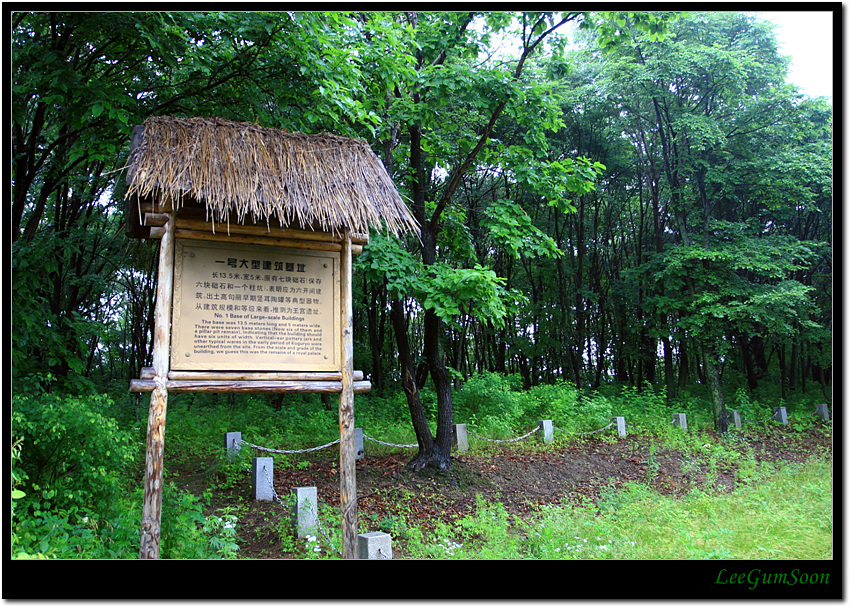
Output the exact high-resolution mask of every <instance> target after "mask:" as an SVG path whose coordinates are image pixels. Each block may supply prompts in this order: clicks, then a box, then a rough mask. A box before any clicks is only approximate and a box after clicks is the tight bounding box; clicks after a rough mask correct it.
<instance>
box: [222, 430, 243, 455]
mask: <svg viewBox="0 0 850 607" xmlns="http://www.w3.org/2000/svg"><path fill="white" fill-rule="evenodd" d="M241 443H242V433H241V432H227V433H225V435H224V448H225V450H226V451H227V460H228V461H230V462H233V461H236V460H238V459H239V450H240V449H241V448H242V444H241Z"/></svg>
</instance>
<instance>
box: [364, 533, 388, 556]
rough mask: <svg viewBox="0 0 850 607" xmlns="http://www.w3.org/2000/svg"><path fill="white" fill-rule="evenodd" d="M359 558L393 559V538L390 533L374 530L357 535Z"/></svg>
mask: <svg viewBox="0 0 850 607" xmlns="http://www.w3.org/2000/svg"><path fill="white" fill-rule="evenodd" d="M357 558H359V559H385V560H386V559H392V558H393V548H392V538H391V537H390V534H389V533H384V532H382V531H372V532H371V533H361V534H360V535H358V536H357Z"/></svg>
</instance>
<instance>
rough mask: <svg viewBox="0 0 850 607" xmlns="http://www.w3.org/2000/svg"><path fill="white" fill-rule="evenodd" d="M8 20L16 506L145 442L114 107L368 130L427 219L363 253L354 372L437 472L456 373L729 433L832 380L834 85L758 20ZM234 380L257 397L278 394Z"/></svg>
mask: <svg viewBox="0 0 850 607" xmlns="http://www.w3.org/2000/svg"><path fill="white" fill-rule="evenodd" d="M10 25H11V34H12V79H13V88H12V96H11V97H12V128H11V138H12V162H11V165H12V179H13V183H12V214H11V219H12V221H11V232H12V238H11V245H10V248H11V260H12V288H11V302H10V304H11V327H10V337H11V346H12V386H13V408H12V420H11V421H12V424H11V426H12V433H13V441H14V443H13V444H14V447H13V455H14V458H15V459H14V461H15V466H14V472H15V480H16V483H17V486H18V490H19V491H20V492H21V494H22V495H21V500H20V502H19V506H18V514H19V515H21V516H25V513H29V514H30V515H32V513H35V512H41V513H44V512H46V511H47V510H49V508H50V507H57V505H61V506H63V507H65V508H69V507H70V508H74V507H77V508H80V512H82V508H83V506H82V504H83V503H84V502H86V503H88V502H90V501H91V500H89V497H91V496H93V495H95V494H97V496H98V497H97V499H104V497H105V496H107V495H109V492H110V491H113V490H114V489H115V487H117V486H118V484H120V483H119V480H118V479H119V478H120V476H121V470H122V466H125V465H131V464H132V463H133V462H134V461H137V457H138V450H139V445H144V438H143V437H144V427H143V426H144V420H145V419H146V411H145V403H144V402H142V401H141V400H139V397H137V396H136V395H130V394H128V392H127V386H128V382H129V380H130V379H132V378H135V377H138V375H139V371H140V369H141V368H142V367H145V366H149V365H150V364H151V361H150V347H151V342H152V332H153V304H154V299H155V293H156V271H155V270H156V262H157V243H156V242H150V241H137V240H132V239H130V238H128V237H127V235H126V234H125V232H124V200H123V191H124V187H125V186H124V177H125V172H124V170H123V167H124V164H125V163H126V161H127V154H128V145H129V136H130V131H131V129H132V128H133V126H135V125H137V124H141V123H142V122H143V121H144V119H145V118H147V117H149V116H156V115H173V116H221V117H223V118H227V119H231V120H240V121H250V122H255V123H258V124H260V125H262V126H268V127H274V128H280V129H286V130H288V131H302V132H307V133H316V132H334V133H338V134H341V135H344V136H350V137H358V138H362V139H365V140H366V141H368V142H369V143H370V144H371V145H372V148H373V149H374V151H375V153H376V154H377V155H378V157H379V158H381V160H382V161H383V162H384V165H385V166H386V168H387V170H388V171H389V173H390V175H391V176H392V177H393V180H394V182H395V183H396V185H397V188H398V189H399V191H400V192H401V193H402V195H403V197H404V198H405V199H406V200H408V201H409V202H410V204H411V209H412V210H413V212H414V214H415V216H416V217H417V219H418V220H419V222H420V225H421V226H422V229H423V237H422V239H421V240H417V239H415V238H410V239H407V240H403V239H402V240H400V239H396V238H390V237H388V236H386V235H384V234H381V233H378V232H376V233H374V234H372V236H371V240H370V243H369V244H368V245H367V246H366V247H365V249H364V252H363V253H362V254H361V255H360V256H359V257H358V258H357V260H356V267H355V283H356V284H355V311H354V312H355V316H354V318H355V348H354V351H355V357H356V362H355V368H358V369H363V370H364V372H365V373H366V376H367V378H368V379H370V380H371V382H372V393H371V394H370V395H368V396H363V397H360V396H358V401H360V400H361V399H362V400H363V401H364V402H365V403H366V404H365V408H366V409H368V408H369V407H370V406H371V407H379V406H380V407H386V409H381V410H386V411H389V412H391V413H387V421H388V423H389V422H390V421H391V422H392V423H394V424H404V425H407V427H408V428H410V427H411V426H412V429H413V431H414V433H415V436H416V441H417V442H418V443H419V445H420V454H419V456H417V458H415V461H416V466H417V467H423V466H427V465H436V466H438V467H439V466H447V465H449V457H448V452H449V448H450V439H451V432H450V428H451V424H452V423H458V422H462V421H470V420H475V419H481V417H482V416H483V413H484V410H483V409H482V408H481V407H482V405H481V403H480V402H474V399H472V398H470V397H469V394H470V391H469V387H470V386H469V385H470V384H471V385H472V386H477V387H478V389H480V388H481V386H482V384H483V385H484V386H486V387H488V389H492V390H493V391H499V390H502V391H504V390H503V387H504V386H509V388H506V389H509V390H516V391H523V390H524V391H528V390H531V389H534V388H537V387H540V386H547V385H552V386H558V385H568V386H570V389H571V390H574V391H575V393H576V394H577V395H578V396H577V397H576V399H577V402H581V395H588V396H590V395H596V394H604V395H612V396H614V395H616V394H618V393H620V392H621V391H622V390H631V391H637V392H648V393H651V394H653V395H657V396H660V398H661V399H662V400H663V401H664V402H666V403H680V402H690V403H692V404H694V403H695V405H694V406H696V407H697V409H698V410H700V411H703V412H704V414H705V416H706V420H707V423H708V424H710V425H711V426H713V427H714V428H715V429H716V430H717V431H718V432H720V433H721V434H722V433H724V432H725V431H726V429H727V427H728V419H727V415H726V411H727V408H726V403H727V401H729V400H730V399H732V398H738V399H739V400H741V399H744V400H751V401H756V400H761V401H764V402H770V403H773V404H779V403H787V404H789V405H793V404H795V403H811V402H815V401H817V402H823V401H826V402H829V403H831V393H832V391H831V384H832V314H833V311H832V229H833V228H832V137H833V132H832V120H833V118H832V102H831V100H830V99H829V98H823V97H819V98H810V97H808V96H806V95H803V94H801V93H800V92H799V91H798V90H797V89H796V88H795V87H794V86H793V85H791V84H790V83H789V82H788V81H787V73H788V64H789V59H788V58H787V57H784V56H782V55H781V54H780V52H779V50H778V48H777V42H776V38H775V36H774V35H773V33H772V26H771V24H770V23H769V22H766V21H763V20H760V19H758V18H755V17H753V16H752V15H747V14H744V13H726V12H709V13H677V14H666V13H658V14H655V13H653V14H650V13H593V14H583V13H563V14H549V13H459V12H451V13H430V12H426V13H399V12H390V13H386V12H374V13H364V14H354V13H262V12H247V13H227V12H224V13H188V12H180V13H167V12H164V13H108V12H104V13H12V15H11V24H10ZM465 388H466V389H467V392H466V393H464V389H465ZM240 398H242V397H237V396H235V395H217V396H210V395H185V399H184V401H181V402H183V403H184V405H183V406H185V407H194V408H196V409H197V408H199V407H200V408H203V407H215V406H217V405H219V404H225V405H228V406H231V407H232V406H236V405H238V403H239V402H240V401H239V399H240ZM246 398H250V399H251V402H252V403H254V404H256V403H257V402H258V401H262V403H261V404H262V405H263V406H266V407H268V408H269V410H272V411H280V410H281V409H285V408H286V407H287V406H289V405H290V404H291V403H290V402H289V401H288V400H287V399H290V401H291V400H292V399H297V397H286V398H284V397H282V396H278V397H273V396H269V397H265V396H263V397H260V396H251V397H246ZM310 402H311V403H314V405H315V406H316V407H318V408H322V406H323V405H325V406H327V405H328V403H321V402H319V400H318V397H316V400H315V401H310ZM176 406H178V407H179V406H181V405H180V404H179V403H177V404H176ZM359 406H361V405H358V407H359ZM476 416H477V417H476ZM496 417H498V416H496ZM512 421H515V420H514V419H511V418H510V417H509V416H508V415H507V413H506V414H505V415H504V416H503V417H502V419H501V422H495V421H492V420H490V422H489V423H492V424H493V425H494V427H495V426H499V424H501V426H502V427H505V426H507V425H509V423H510V422H512ZM95 429H96V430H95ZM71 436H74V437H77V438H75V439H74V440H68V437H71ZM79 437H85V438H79ZM116 437H119V438H117V439H116ZM77 440H79V444H78V443H77V442H76V441H77ZM60 445H61V448H60ZM46 496H50V497H46ZM45 504H47V507H45Z"/></svg>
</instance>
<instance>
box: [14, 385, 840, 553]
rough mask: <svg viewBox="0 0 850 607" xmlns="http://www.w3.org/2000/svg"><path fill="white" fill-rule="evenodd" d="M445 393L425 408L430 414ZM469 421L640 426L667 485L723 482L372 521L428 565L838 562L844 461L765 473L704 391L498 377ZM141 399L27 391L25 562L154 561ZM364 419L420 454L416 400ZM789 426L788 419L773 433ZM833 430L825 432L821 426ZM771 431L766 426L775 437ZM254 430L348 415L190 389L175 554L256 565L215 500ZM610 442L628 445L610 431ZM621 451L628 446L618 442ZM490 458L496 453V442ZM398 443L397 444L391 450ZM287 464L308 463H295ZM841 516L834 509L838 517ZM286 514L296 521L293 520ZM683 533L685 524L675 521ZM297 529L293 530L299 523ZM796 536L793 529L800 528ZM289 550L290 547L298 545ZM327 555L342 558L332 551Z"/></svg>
mask: <svg viewBox="0 0 850 607" xmlns="http://www.w3.org/2000/svg"><path fill="white" fill-rule="evenodd" d="M428 398H429V397H428V395H427V394H426V395H425V396H424V400H425V401H426V402H428ZM454 398H455V403H456V410H455V421H456V422H457V423H466V424H468V426H469V428H470V431H471V432H473V433H475V434H477V435H480V436H487V437H490V438H494V439H504V438H510V437H513V436H517V435H519V434H521V433H524V432H527V431H528V430H529V429H533V428H534V427H535V425H536V422H537V420H540V419H551V420H553V423H554V426H555V427H556V428H557V430H558V432H556V441H581V440H582V436H581V435H582V434H586V433H590V432H593V431H595V430H597V429H599V428H602V427H604V426H606V425H608V424H610V422H611V417H612V416H623V417H625V418H626V422H627V429H628V433H629V435H630V436H633V435H639V436H644V437H646V438H647V439H648V440H649V441H650V443H651V445H652V448H651V450H650V456H649V458H648V461H647V466H648V468H647V469H648V476H647V478H648V480H651V479H652V478H653V474H655V473H656V472H655V469H654V468H653V464H654V462H653V453H655V451H656V450H661V449H666V450H670V451H675V452H676V453H678V454H679V457H680V458H681V465H682V466H683V468H684V467H687V466H691V467H693V469H694V470H699V471H701V472H703V473H705V478H706V481H705V482H704V483H703V484H702V485H701V486H698V487H695V488H692V489H691V490H690V491H689V492H688V493H687V494H686V495H685V496H683V497H672V496H667V495H662V494H660V493H658V492H657V491H656V490H655V489H654V488H652V487H651V486H650V485H649V483H648V482H647V483H639V482H628V483H625V484H623V485H622V486H614V485H613V484H612V485H611V486H610V487H609V488H608V489H606V490H605V491H604V492H603V495H602V497H601V499H600V500H599V501H598V503H596V504H591V503H578V504H576V505H575V506H573V507H569V508H566V507H547V508H543V509H540V510H539V511H537V512H536V513H535V514H534V515H533V516H529V517H526V518H522V519H510V518H509V517H508V514H507V511H506V510H505V508H504V506H503V505H502V504H500V502H499V501H498V500H496V501H486V500H484V499H483V498H482V497H481V496H478V501H477V505H476V508H475V510H474V512H470V513H468V514H467V515H466V516H465V517H463V518H462V519H460V520H459V521H458V522H457V523H456V524H448V523H443V522H440V523H438V524H437V526H436V530H435V532H428V533H426V532H424V531H423V530H422V529H420V528H418V527H417V525H416V524H415V522H414V521H413V520H412V519H408V517H407V516H406V513H405V511H404V507H403V502H402V504H400V505H399V509H398V512H397V513H395V514H393V515H392V516H386V517H383V518H382V520H376V521H369V522H370V523H372V524H374V525H377V526H378V527H379V528H380V529H382V530H386V531H388V532H390V533H391V534H393V535H394V536H396V537H398V538H399V540H400V541H403V542H404V546H405V554H406V555H407V556H409V557H413V558H475V559H490V558H568V559H570V558H619V559H634V558H644V559H646V558H649V559H653V558H659V559H660V558H675V559H703V558H736V559H741V558H784V559H795V558H831V556H832V532H833V531H832V530H833V527H832V516H831V512H832V468H831V457H830V456H829V454H826V453H821V452H819V451H818V450H816V449H813V450H812V452H811V453H810V457H809V459H808V461H807V462H804V463H800V464H790V463H789V464H783V465H779V464H769V463H766V462H758V461H757V460H756V458H755V457H754V455H753V453H752V452H751V451H748V450H747V449H746V448H742V446H743V439H742V438H741V434H740V431H736V430H734V429H733V430H732V431H730V433H729V435H728V436H726V437H723V438H721V437H718V436H717V435H716V434H714V433H713V432H712V431H711V428H712V420H711V413H710V409H709V405H708V400H707V399H706V398H705V397H704V395H686V396H684V397H681V398H679V399H677V400H676V401H674V402H668V400H667V399H666V397H665V395H664V394H663V393H658V392H655V391H653V390H652V389H651V388H649V387H647V388H645V389H643V390H638V389H635V388H622V389H620V390H618V391H615V390H613V389H611V390H609V391H607V392H588V391H579V390H577V389H576V388H575V387H574V386H572V385H570V384H567V383H559V384H554V385H545V386H544V385H541V386H536V387H533V388H531V389H530V390H523V389H522V386H521V383H520V382H519V380H518V379H517V378H515V377H511V376H507V377H506V376H500V375H495V374H485V375H480V376H475V377H472V378H470V379H469V380H468V381H467V382H466V383H465V384H464V385H463V387H462V388H461V389H459V390H457V391H456V393H455V395H454ZM126 399H127V397H126V396H112V397H110V396H107V395H92V396H88V397H81V396H62V395H56V394H46V393H41V394H32V395H28V396H19V395H16V396H14V397H13V413H12V434H13V448H12V472H13V490H14V491H13V496H12V497H13V502H14V504H13V513H12V514H13V529H12V530H13V535H12V553H13V556H15V557H17V558H107V559H117V558H137V556H138V544H139V528H140V519H141V504H142V501H143V495H142V480H143V477H144V473H143V465H144V444H145V432H146V428H145V422H146V420H145V419H144V418H143V417H142V416H141V415H140V413H139V411H140V410H136V409H134V408H133V407H132V406H129V405H128V404H127V403H126ZM356 402H357V425H358V427H362V428H364V431H365V432H366V433H367V434H368V435H371V436H374V437H377V438H379V439H380V440H383V441H388V442H399V443H411V442H415V438H414V434H413V432H412V429H411V428H410V427H409V422H408V418H407V411H406V409H405V405H404V398H403V396H402V395H385V396H376V395H368V396H367V395H364V396H358V398H357V401H356ZM767 402H773V403H775V402H777V401H764V400H760V399H759V398H756V397H754V396H752V395H750V394H748V393H746V392H744V391H739V392H738V393H737V394H736V396H735V397H734V399H733V402H730V403H729V404H728V406H729V408H730V409H731V408H734V409H738V410H739V411H741V412H742V415H743V417H744V419H749V420H755V421H761V420H763V419H764V418H767V417H769V416H770V414H771V413H772V406H775V405H768V404H767ZM783 404H784V405H785V406H786V407H787V408H788V411H789V417H790V418H792V419H793V424H792V426H791V427H790V428H791V430H790V431H791V432H792V434H793V432H794V431H798V430H799V431H803V430H808V429H812V428H822V431H823V432H827V433H829V432H831V426H830V424H823V423H822V422H820V423H819V424H818V422H817V421H816V418H815V416H813V415H812V414H811V411H812V410H813V407H814V401H813V400H807V399H805V398H801V399H798V400H797V401H795V402H793V403H783ZM673 413H686V414H687V415H688V424H689V428H690V431H689V432H681V431H677V430H676V429H674V428H672V427H671V424H670V420H671V416H672V414H673ZM771 423H775V422H771ZM816 424H818V425H817V426H816ZM759 427H763V425H762V426H760V425H759V424H753V425H752V426H751V428H753V429H752V430H750V431H751V432H758V431H759ZM231 431H240V432H242V433H243V439H244V440H246V441H247V442H249V443H254V444H258V445H262V446H268V447H272V448H276V449H301V448H309V447H313V446H317V445H322V444H325V443H329V442H331V441H334V440H335V439H336V438H338V421H337V412H336V408H335V406H334V404H333V403H330V402H327V401H323V400H322V399H321V398H320V396H318V395H297V396H289V397H286V398H283V399H278V400H275V399H270V398H268V397H264V396H235V395H202V394H197V395H186V394H184V395H175V396H174V397H173V398H171V399H170V400H169V410H168V423H167V433H166V486H165V491H164V496H163V511H162V548H161V556H162V557H163V558H192V559H203V558H234V557H238V556H239V542H240V535H239V522H238V515H239V512H238V511H237V510H238V509H237V510H234V509H229V508H228V509H218V510H216V509H215V508H214V507H213V506H212V504H211V490H212V489H214V488H221V487H223V486H226V485H227V484H228V483H232V482H233V479H234V478H236V477H238V475H240V474H244V469H243V467H242V466H240V465H239V464H233V463H228V461H227V459H226V457H225V448H224V447H225V446H224V434H225V433H226V432H231ZM609 434H611V433H610V432H609ZM610 440H616V438H614V437H613V436H612V437H611V438H610ZM472 448H473V449H482V448H483V449H487V448H494V447H492V445H491V444H488V445H480V444H478V445H476V443H475V442H474V441H472ZM376 449H377V450H378V451H379V452H380V450H381V449H389V447H381V446H376ZM274 457H275V460H276V462H275V465H276V466H278V465H279V466H281V467H284V468H286V467H288V466H296V465H298V464H297V463H295V460H293V459H292V458H290V456H288V455H285V454H275V455H274ZM192 461H194V462H197V461H205V462H207V463H208V464H209V465H210V466H211V467H212V468H213V471H214V473H213V474H211V476H210V487H209V488H208V490H207V491H204V492H202V493H201V494H192V493H189V492H188V491H186V490H183V489H179V488H178V487H177V486H176V484H175V483H174V482H173V478H172V477H171V475H170V474H169V469H170V468H173V467H177V466H179V465H181V464H185V463H186V462H192ZM730 466H734V467H735V468H736V470H737V473H736V479H737V481H736V482H737V485H736V487H735V488H734V491H731V492H728V493H725V492H722V491H719V490H718V489H717V487H716V485H715V484H714V483H713V481H714V480H715V479H716V476H717V474H718V471H719V470H722V469H726V468H728V467H730ZM825 513H828V514H825ZM321 516H322V517H324V520H326V521H327V523H326V525H325V526H326V528H327V529H329V530H331V531H330V533H335V532H334V531H332V530H333V529H335V528H336V527H338V526H339V525H338V524H335V523H338V513H335V512H334V511H333V509H329V508H324V509H322V511H321ZM284 518H285V517H284ZM673 520H675V521H676V524H675V525H671V524H668V523H669V522H670V521H673ZM281 526H282V527H283V526H285V525H284V523H281ZM791 531H793V532H791ZM280 537H281V538H282V540H281V541H287V542H290V543H291V551H292V554H293V556H295V557H296V558H338V556H339V555H338V554H337V553H335V552H333V551H329V550H327V549H326V546H327V541H325V540H324V538H313V540H312V542H307V543H306V544H305V543H304V542H296V541H294V540H293V539H292V538H291V537H289V538H288V536H287V534H286V533H285V532H284V531H283V529H282V530H281V533H280ZM287 538H288V539H287ZM323 546H325V548H324V549H323Z"/></svg>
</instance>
